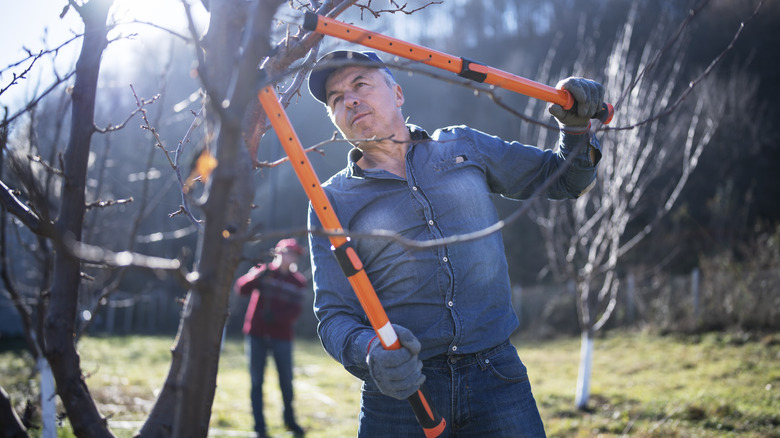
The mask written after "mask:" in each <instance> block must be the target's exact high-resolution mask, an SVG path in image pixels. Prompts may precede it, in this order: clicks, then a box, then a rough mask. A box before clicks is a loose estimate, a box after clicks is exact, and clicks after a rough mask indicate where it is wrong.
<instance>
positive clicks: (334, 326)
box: [309, 125, 601, 380]
mask: <svg viewBox="0 0 780 438" xmlns="http://www.w3.org/2000/svg"><path fill="white" fill-rule="evenodd" d="M409 129H410V132H411V134H412V140H413V142H414V143H412V144H410V146H409V149H408V151H407V153H406V175H407V177H406V179H404V178H402V177H400V176H398V175H395V174H392V173H390V172H387V171H385V170H381V169H361V168H360V167H359V166H358V165H357V164H356V162H357V161H358V160H359V159H360V157H361V156H362V155H361V154H362V153H361V151H360V150H359V149H352V150H351V151H350V152H349V155H348V163H347V167H346V168H345V169H343V170H342V171H341V172H339V173H337V174H336V175H334V176H333V177H331V178H330V179H329V180H328V181H327V182H326V183H324V184H323V185H322V186H323V188H324V190H325V192H326V194H327V196H328V198H329V199H330V202H331V203H332V205H333V209H334V210H335V212H336V214H337V216H338V218H339V221H340V223H341V226H342V227H343V228H344V229H345V230H347V231H352V232H359V233H367V232H376V231H380V230H382V231H391V232H393V233H398V234H399V235H401V236H403V237H405V238H407V239H413V240H416V241H426V240H431V239H440V238H444V237H449V236H454V235H458V234H464V233H470V232H474V231H477V230H481V229H483V228H487V227H489V226H491V225H494V224H495V223H496V222H498V221H499V217H498V214H497V212H496V209H495V207H494V204H493V200H492V196H493V195H494V194H499V195H502V196H505V197H508V198H514V199H526V198H528V197H529V196H530V195H531V194H532V193H533V191H534V190H535V189H536V188H537V187H538V186H540V185H541V184H543V183H544V181H545V179H547V178H548V176H549V175H551V174H553V173H554V172H555V171H556V169H557V168H558V167H559V166H561V165H562V164H563V162H564V160H566V159H567V156H568V155H570V151H572V150H575V148H576V149H577V150H580V153H578V154H577V156H571V157H568V159H569V160H571V161H572V162H571V163H569V167H568V168H567V169H566V171H565V172H564V173H563V174H562V176H561V177H560V178H558V180H557V181H555V183H553V184H552V185H551V186H550V187H549V188H548V189H547V190H546V191H545V192H544V193H542V196H546V197H548V198H551V199H566V198H576V197H577V196H579V195H581V194H582V193H584V192H585V191H587V190H588V189H589V188H590V187H591V186H592V184H593V183H594V182H595V178H596V163H597V162H598V158H600V156H601V153H600V146H599V143H598V141H597V140H596V138H595V137H593V135H592V134H590V133H584V134H579V135H574V134H568V133H563V132H561V134H560V139H559V147H558V151H557V152H554V151H552V150H544V151H543V150H541V149H539V148H536V147H533V146H526V145H523V144H520V143H518V142H506V141H504V140H501V139H500V138H498V137H494V136H490V135H488V134H485V133H482V132H479V131H477V130H474V129H471V128H469V127H466V126H456V127H449V128H445V129H441V130H437V131H436V132H434V133H433V135H432V136H429V135H428V134H427V133H426V132H425V131H423V130H421V129H420V128H418V127H416V126H413V125H409ZM584 143H588V144H589V145H590V146H585V145H584ZM577 145H582V146H585V147H580V148H577ZM591 148H594V149H595V151H593V152H595V157H596V160H595V161H596V163H593V162H591V158H590V156H591V155H589V152H590V149H591ZM309 229H310V230H317V229H322V227H321V225H320V222H319V220H318V218H317V217H316V214H314V212H313V211H312V209H311V205H310V206H309ZM352 243H353V245H354V247H355V250H356V251H357V254H358V256H359V257H360V260H361V261H362V263H363V265H364V267H365V270H366V273H367V275H368V277H369V279H370V280H371V283H372V285H373V287H374V289H375V290H376V293H377V295H378V297H379V299H380V301H381V303H382V305H383V306H384V308H385V311H386V312H387V315H388V318H389V319H390V322H391V323H393V324H397V325H401V326H404V327H406V328H408V329H409V330H411V331H412V332H413V333H414V334H415V336H417V338H418V339H419V341H420V343H421V344H422V351H421V352H420V355H419V357H420V359H423V360H424V359H428V358H430V357H433V356H437V355H441V354H468V353H476V352H479V351H482V350H485V349H488V348H491V347H494V346H496V345H498V344H500V343H501V342H503V341H505V340H507V339H508V338H509V336H510V335H511V334H512V332H513V331H514V330H515V329H516V328H517V327H518V319H517V316H516V315H515V313H514V310H513V307H512V301H511V288H510V283H509V273H508V268H507V261H506V257H505V254H504V245H503V241H502V237H501V234H500V233H498V232H496V233H493V234H490V235H488V236H486V237H483V238H480V239H478V240H474V241H468V242H459V243H455V244H451V245H445V246H439V247H433V248H427V249H409V248H406V247H404V246H403V245H401V244H399V243H397V242H395V241H392V240H388V239H383V238H373V237H372V238H365V237H360V238H355V239H352ZM309 247H310V249H311V261H312V267H313V286H314V293H315V299H314V311H315V314H316V316H317V318H318V320H319V324H318V328H317V331H318V334H319V336H320V340H321V342H322V344H323V346H324V348H325V350H326V351H327V352H328V353H329V354H330V355H331V356H333V357H334V358H335V359H336V360H338V361H339V362H341V363H342V365H344V367H345V368H346V369H347V370H348V371H349V372H350V373H352V374H353V375H355V376H357V377H358V378H361V379H363V380H366V379H367V378H368V377H369V373H368V368H367V365H366V362H365V358H366V353H367V347H368V345H369V343H370V342H371V340H372V338H373V337H374V332H373V330H372V328H371V325H370V323H369V321H368V318H367V317H366V315H365V312H364V311H363V309H362V308H361V306H360V303H359V302H358V299H357V297H356V295H355V293H354V291H353V290H352V288H351V286H350V283H349V282H348V280H347V278H346V276H345V275H344V273H343V272H342V270H341V268H340V267H339V265H338V263H337V261H336V258H335V256H334V255H333V253H332V251H331V249H330V247H331V245H330V242H329V240H328V238H327V237H325V236H321V235H314V234H310V236H309Z"/></svg>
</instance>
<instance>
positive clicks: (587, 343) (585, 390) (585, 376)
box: [574, 330, 593, 409]
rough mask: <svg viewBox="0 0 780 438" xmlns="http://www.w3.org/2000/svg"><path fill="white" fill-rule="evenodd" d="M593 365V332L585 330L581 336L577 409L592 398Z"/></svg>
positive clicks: (575, 400)
mask: <svg viewBox="0 0 780 438" xmlns="http://www.w3.org/2000/svg"><path fill="white" fill-rule="evenodd" d="M592 365H593V334H592V333H591V331H590V330H584V331H583V332H582V335H581V337H580V368H579V372H578V374H577V391H576V394H575V396H574V404H575V406H577V409H585V407H587V405H588V399H589V398H590V377H591V375H592V374H593V373H592Z"/></svg>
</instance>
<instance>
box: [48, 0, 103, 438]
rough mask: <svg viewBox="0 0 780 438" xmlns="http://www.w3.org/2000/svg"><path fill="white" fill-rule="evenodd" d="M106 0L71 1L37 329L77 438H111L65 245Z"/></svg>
mask: <svg viewBox="0 0 780 438" xmlns="http://www.w3.org/2000/svg"><path fill="white" fill-rule="evenodd" d="M111 4H112V1H111V0H91V1H89V2H88V3H86V4H84V5H83V6H78V7H77V6H74V5H71V6H72V7H74V8H76V9H77V10H78V12H79V14H80V15H81V18H82V20H83V21H84V41H83V43H82V47H81V53H80V55H79V59H78V61H77V63H76V82H75V85H74V87H73V92H72V97H71V98H72V104H71V107H72V115H71V131H70V140H69V142H68V145H67V148H66V150H65V154H64V157H63V158H64V159H63V162H64V168H63V181H62V204H61V209H60V215H59V218H58V219H57V221H56V222H55V229H56V233H57V235H56V236H55V239H54V240H55V248H56V255H55V259H54V278H53V287H52V290H51V297H50V301H49V309H48V313H47V315H46V320H45V323H44V328H43V331H44V343H45V349H44V355H45V356H46V359H48V361H49V365H50V366H51V369H52V372H53V374H54V380H55V382H56V383H57V394H58V395H59V396H60V399H61V400H62V403H63V405H64V406H65V411H66V412H67V414H68V417H69V419H70V424H71V426H72V427H73V432H74V434H75V435H76V436H78V437H80V438H81V437H84V438H85V437H106V436H112V435H111V433H110V432H109V430H108V425H107V423H106V420H105V419H104V418H103V417H102V416H101V415H100V413H99V412H98V410H97V406H96V405H95V402H94V400H92V396H91V395H90V393H89V390H88V388H87V385H86V383H85V381H84V377H83V376H82V374H81V366H80V360H79V355H78V352H77V351H76V345H75V343H74V335H75V322H76V311H77V302H78V293H79V283H80V280H81V266H80V262H79V260H77V259H75V258H73V257H72V256H71V255H70V254H69V250H68V248H67V242H69V241H76V242H78V241H80V240H81V231H82V226H83V223H84V212H85V209H86V206H85V200H84V199H85V194H84V188H85V186H86V174H87V165H88V161H89V150H90V144H91V138H92V134H93V133H94V113H95V96H96V94H97V80H98V74H99V72H100V58H101V56H102V53H103V50H104V49H105V47H106V45H107V40H106V32H107V29H106V18H107V16H108V9H109V8H110V7H111Z"/></svg>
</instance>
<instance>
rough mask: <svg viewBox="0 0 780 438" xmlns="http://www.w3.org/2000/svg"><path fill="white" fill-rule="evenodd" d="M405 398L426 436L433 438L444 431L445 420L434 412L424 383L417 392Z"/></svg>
mask: <svg viewBox="0 0 780 438" xmlns="http://www.w3.org/2000/svg"><path fill="white" fill-rule="evenodd" d="M407 400H408V401H409V404H410V405H412V411H414V416H415V417H417V421H418V422H419V423H420V426H422V428H423V431H424V432H425V436H426V438H435V437H438V436H440V435H441V434H442V432H444V428H445V427H446V426H447V421H445V420H444V418H442V416H441V415H439V414H438V413H437V412H436V409H435V408H434V407H433V404H432V403H431V397H430V396H429V395H428V391H427V390H426V389H425V385H423V386H421V387H420V389H418V390H417V392H415V393H414V394H412V395H410V396H409V398H408V399H407Z"/></svg>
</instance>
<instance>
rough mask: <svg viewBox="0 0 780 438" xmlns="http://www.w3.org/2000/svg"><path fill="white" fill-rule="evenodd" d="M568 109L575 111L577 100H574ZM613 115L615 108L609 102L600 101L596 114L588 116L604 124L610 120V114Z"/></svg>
mask: <svg viewBox="0 0 780 438" xmlns="http://www.w3.org/2000/svg"><path fill="white" fill-rule="evenodd" d="M569 111H572V112H575V113H576V112H577V101H576V100H575V101H574V103H573V104H572V106H571V108H569ZM614 115H615V108H614V107H613V106H612V104H611V103H606V102H602V103H601V108H600V109H599V110H598V111H596V114H593V115H592V116H590V118H591V119H597V120H600V121H601V122H602V123H604V124H605V125H608V124H609V122H611V121H612V116H614Z"/></svg>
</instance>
